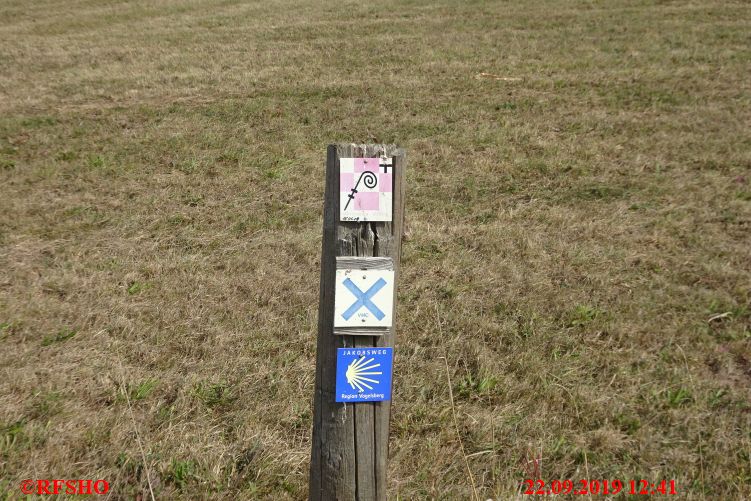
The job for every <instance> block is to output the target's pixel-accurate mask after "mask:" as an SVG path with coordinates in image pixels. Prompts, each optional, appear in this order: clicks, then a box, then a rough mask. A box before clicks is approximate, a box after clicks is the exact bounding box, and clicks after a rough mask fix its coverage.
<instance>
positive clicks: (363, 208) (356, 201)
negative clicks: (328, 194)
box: [339, 157, 394, 222]
mask: <svg viewBox="0 0 751 501" xmlns="http://www.w3.org/2000/svg"><path fill="white" fill-rule="evenodd" d="M393 178H394V166H393V159H392V158H389V157H383V158H341V159H339V207H340V209H339V212H340V219H341V221H359V222H365V221H391V218H392V214H393V210H392V206H393V192H394V189H393Z"/></svg>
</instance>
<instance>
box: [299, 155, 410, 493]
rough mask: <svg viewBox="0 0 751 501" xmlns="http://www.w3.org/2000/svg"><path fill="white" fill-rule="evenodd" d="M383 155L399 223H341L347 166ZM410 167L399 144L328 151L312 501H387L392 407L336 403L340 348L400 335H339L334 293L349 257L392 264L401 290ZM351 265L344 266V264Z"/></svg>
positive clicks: (381, 342) (367, 344) (388, 331)
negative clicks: (342, 168) (342, 162)
mask: <svg viewBox="0 0 751 501" xmlns="http://www.w3.org/2000/svg"><path fill="white" fill-rule="evenodd" d="M381 156H386V157H392V158H393V160H394V178H393V187H394V192H393V193H394V198H393V199H394V207H393V221H392V222H340V221H339V159H340V158H352V157H355V158H356V157H370V158H373V157H381ZM405 160H406V159H405V154H404V151H403V150H401V149H399V148H397V147H396V146H394V145H358V144H337V145H329V147H328V151H327V158H326V191H325V199H324V216H323V243H322V253H321V287H320V304H319V313H318V345H317V353H316V383H315V394H314V401H313V444H312V453H311V462H310V492H309V499H311V500H321V501H323V500H326V501H328V500H355V499H357V500H362V501H368V500H385V499H386V486H387V459H388V434H389V422H390V413H391V403H390V401H386V402H360V403H356V404H355V403H337V402H335V401H334V400H335V388H336V349H337V348H344V347H355V346H358V347H371V346H394V341H395V335H396V329H395V327H393V328H391V329H385V330H382V331H381V332H383V333H382V335H380V336H372V335H367V332H365V333H362V334H364V335H336V334H334V327H333V326H334V289H335V274H336V269H337V258H346V257H360V258H379V257H380V258H390V259H391V261H392V264H393V269H394V275H395V281H396V282H395V283H396V284H398V283H399V281H398V276H399V258H400V254H401V234H402V227H403V219H404V169H405V167H406V161H405ZM347 261H348V260H347V259H343V261H342V262H347ZM366 261H370V262H371V263H374V264H375V263H378V264H377V265H378V266H381V265H382V263H383V262H384V261H383V260H370V259H368V260H366ZM394 294H395V295H396V287H395V288H394ZM394 310H395V311H394V326H396V309H394ZM358 334H360V333H359V332H358Z"/></svg>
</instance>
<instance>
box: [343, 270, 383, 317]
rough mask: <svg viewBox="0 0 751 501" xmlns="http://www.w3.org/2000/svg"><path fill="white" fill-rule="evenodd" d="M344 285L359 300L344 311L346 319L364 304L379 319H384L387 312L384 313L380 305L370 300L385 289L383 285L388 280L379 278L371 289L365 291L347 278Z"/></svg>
mask: <svg viewBox="0 0 751 501" xmlns="http://www.w3.org/2000/svg"><path fill="white" fill-rule="evenodd" d="M342 283H343V284H344V286H345V287H346V288H347V289H349V291H350V292H351V293H352V294H354V295H355V297H356V298H357V301H355V302H354V303H352V306H350V307H349V308H347V311H345V312H344V313H342V316H343V317H344V320H349V319H350V318H352V315H354V314H355V313H356V312H357V310H359V309H360V308H362V307H363V306H364V307H365V308H367V309H369V310H370V312H371V313H372V314H373V315H375V317H376V318H377V319H378V320H383V317H385V316H386V314H385V313H383V312H382V311H381V310H380V309H379V308H378V306H376V305H375V304H374V303H373V301H371V300H370V298H372V297H373V296H375V294H376V293H377V292H378V291H379V290H381V289H383V286H384V285H386V281H385V280H384V279H382V278H379V279H378V280H377V281H376V283H374V284H373V285H372V286H371V287H370V289H368V290H366V291H365V292H363V291H361V290H360V288H359V287H357V286H356V285H355V283H354V282H353V281H352V280H350V279H349V278H347V279H346V280H344V282H342Z"/></svg>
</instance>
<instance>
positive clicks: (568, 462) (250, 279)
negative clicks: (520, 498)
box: [0, 0, 751, 499]
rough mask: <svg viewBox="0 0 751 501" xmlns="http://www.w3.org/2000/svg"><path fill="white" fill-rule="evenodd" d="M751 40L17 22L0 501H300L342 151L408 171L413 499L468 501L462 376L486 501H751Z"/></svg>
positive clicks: (7, 137) (388, 9)
mask: <svg viewBox="0 0 751 501" xmlns="http://www.w3.org/2000/svg"><path fill="white" fill-rule="evenodd" d="M400 4H402V5H400ZM749 22H751V9H750V8H749V4H748V3H746V2H696V1H693V2H692V1H663V2H647V1H640V0H630V1H625V0H623V1H617V2H591V1H577V2H574V1H570V2H547V1H542V0H533V1H529V2H521V3H509V2H448V1H444V2H422V1H410V2H387V1H379V2H376V3H372V4H370V5H368V6H363V5H360V4H359V3H357V2H346V3H342V2H330V1H329V2H323V3H315V5H312V4H308V3H302V2H299V3H296V2H288V1H271V2H255V3H251V4H245V3H241V2H238V1H234V0H225V1H216V0H215V1H201V2H199V1H192V2H182V1H181V2H177V1H164V2H159V3H158V4H156V5H154V4H153V3H149V2H139V1H135V2H122V3H120V2H101V1H96V2H95V1H75V2H64V3H63V2H50V1H40V2H33V3H29V2H24V1H20V0H15V1H9V0H5V1H3V2H2V3H1V4H0V67H1V68H2V71H0V186H2V188H3V195H2V201H1V202H0V209H1V210H0V479H1V482H2V483H0V497H2V496H3V490H4V491H5V497H7V498H11V499H13V498H15V497H17V496H18V495H19V490H18V484H19V482H20V480H21V479H24V478H105V479H108V480H109V481H110V482H111V483H112V485H113V492H114V493H115V495H114V496H113V497H112V498H113V499H114V498H118V499H131V498H133V497H134V496H137V495H138V494H139V493H141V494H144V493H146V492H147V485H146V472H147V471H148V472H149V473H150V478H151V481H152V483H153V487H154V490H155V492H156V494H157V497H159V498H161V499H204V498H212V499H247V498H266V499H285V498H289V499H300V498H303V497H304V496H305V494H306V483H307V465H308V455H309V446H310V442H309V435H310V427H311V410H310V402H311V395H312V384H313V373H314V357H315V353H314V346H315V339H314V338H315V325H316V319H315V316H316V306H317V299H318V295H317V290H318V282H317V281H318V257H319V256H318V255H319V252H320V240H319V239H320V234H321V207H322V205H321V194H322V180H323V161H324V154H325V146H326V144H327V143H329V142H333V141H372V142H396V143H399V144H400V145H402V146H403V147H405V148H407V150H408V152H409V154H410V171H409V173H408V182H409V186H408V218H409V225H410V229H411V239H410V240H409V241H408V242H406V244H405V247H404V255H403V279H402V283H401V284H400V287H399V305H398V308H399V341H398V344H397V346H396V350H397V351H396V357H397V358H396V369H395V394H394V408H393V416H392V440H391V450H392V454H391V462H390V486H389V488H390V494H391V496H392V497H393V498H397V497H398V498H399V499H428V498H436V499H437V498H440V499H463V498H464V499H466V498H469V496H470V493H471V489H470V486H469V485H468V482H467V475H466V472H465V466H464V461H463V459H462V457H461V454H460V449H459V444H458V442H457V438H456V431H455V429H454V427H453V421H452V415H451V404H450V402H449V395H448V391H447V390H448V389H447V387H446V383H445V380H446V377H445V367H444V365H443V361H442V360H441V359H440V357H446V359H447V360H448V363H449V367H450V371H451V376H452V381H453V390H454V397H455V399H456V410H457V419H458V423H459V428H460V433H461V435H462V440H463V443H464V446H465V448H466V450H467V454H468V455H469V458H468V461H469V464H470V467H471V470H472V473H473V476H474V479H475V481H476V484H477V486H476V487H477V489H478V490H479V492H480V495H481V496H483V497H485V498H488V497H497V498H502V499H505V498H508V497H510V496H512V495H513V493H514V492H516V489H517V486H518V482H519V481H520V480H521V479H523V478H524V476H525V467H524V466H523V465H522V464H521V461H522V460H523V458H525V457H529V454H533V455H538V456H539V455H540V454H541V456H542V458H543V459H542V462H541V468H542V474H543V478H545V479H547V480H548V481H550V480H552V479H556V478H558V479H566V478H573V479H579V478H585V477H587V476H588V477H589V478H601V479H614V478H619V479H622V480H624V481H627V480H630V479H638V478H645V479H649V480H651V481H654V480H659V479H676V481H677V485H678V489H679V492H680V493H681V496H679V497H680V498H682V499H702V498H706V499H742V498H744V497H745V498H748V497H750V496H751V487H750V484H751V434H750V431H749V430H751V404H750V403H749V398H751V392H750V391H749V388H750V387H751V304H750V302H751V237H750V232H749V229H750V225H751V186H750V185H749V183H750V182H751V140H750V139H749V134H748V131H749V125H750V124H751V112H750V111H749V110H750V109H751V107H750V105H751V92H749V90H751V89H750V88H749V85H750V84H749V78H748V77H749V74H751V64H749V61H751V50H750V47H751V36H750V35H749V33H751V32H750V31H749V29H748V26H749ZM483 74H486V75H483ZM487 74H489V75H487ZM496 77H502V78H500V79H499V78H496ZM712 318H714V319H713V320H710V319H712ZM121 367H122V370H121ZM126 394H127V395H128V399H126V398H125V396H126ZM128 400H130V401H131V403H132V406H133V413H134V417H135V422H136V423H137V426H138V432H139V434H140V437H141V439H142V441H143V444H144V450H145V456H146V460H145V462H144V461H143V459H142V457H141V454H140V451H139V448H138V443H137V440H136V435H135V432H136V430H135V429H134V426H133V423H132V422H131V419H130V416H129V413H128V405H127V401H128ZM530 451H536V452H534V453H530ZM540 451H541V452H540Z"/></svg>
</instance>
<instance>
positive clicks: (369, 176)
mask: <svg viewBox="0 0 751 501" xmlns="http://www.w3.org/2000/svg"><path fill="white" fill-rule="evenodd" d="M363 178H364V179H363ZM360 181H362V182H363V183H364V184H365V187H366V188H370V189H371V190H372V189H373V188H375V186H376V185H377V184H378V176H376V175H375V174H373V173H372V172H371V171H369V170H366V171H365V172H363V173H362V174H360V177H359V178H357V182H356V183H355V187H354V188H352V192H351V193H350V194H349V195H347V197H349V200H347V205H345V206H344V210H347V207H349V203H350V202H351V201H352V199H354V198H355V193H357V187H358V186H360Z"/></svg>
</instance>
